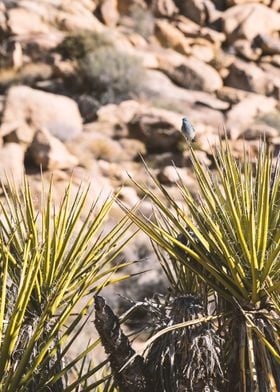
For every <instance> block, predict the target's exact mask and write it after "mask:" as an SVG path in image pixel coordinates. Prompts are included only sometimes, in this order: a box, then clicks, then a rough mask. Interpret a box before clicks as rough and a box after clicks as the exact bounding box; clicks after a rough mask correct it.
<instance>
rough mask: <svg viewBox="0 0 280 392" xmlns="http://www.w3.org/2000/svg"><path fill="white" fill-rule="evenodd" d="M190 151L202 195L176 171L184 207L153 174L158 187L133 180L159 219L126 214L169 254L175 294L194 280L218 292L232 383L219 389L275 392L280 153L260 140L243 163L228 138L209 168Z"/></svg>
mask: <svg viewBox="0 0 280 392" xmlns="http://www.w3.org/2000/svg"><path fill="white" fill-rule="evenodd" d="M190 151H191V156H192V162H193V172H194V174H195V176H196V180H197V183H198V187H199V192H198V194H196V195H193V194H192V192H191V190H190V189H188V188H187V187H186V186H185V185H184V183H183V181H182V180H181V179H180V178H179V176H178V184H177V186H178V188H179V190H180V191H181V195H182V198H183V200H184V203H183V204H185V207H186V208H183V207H182V203H180V204H178V203H176V202H175V201H174V199H173V198H172V197H171V196H170V195H169V193H168V191H167V190H166V189H165V188H164V187H163V186H162V185H161V184H160V183H159V182H158V181H157V179H156V178H155V177H153V175H152V174H151V173H150V175H151V177H152V178H153V180H154V183H155V185H156V187H157V191H152V190H150V189H149V188H147V187H146V186H145V185H141V184H136V185H137V186H138V187H139V188H140V189H141V191H142V192H143V193H144V194H145V195H146V197H148V198H150V199H151V200H152V201H153V203H154V205H155V214H154V216H153V217H151V218H150V219H148V218H146V217H143V216H141V215H139V214H137V213H135V212H131V211H126V212H127V214H128V216H129V217H130V218H131V219H132V221H133V222H134V223H136V225H138V226H139V227H140V228H141V229H142V230H143V231H144V232H146V233H147V234H148V236H149V237H150V238H151V239H152V241H153V242H154V243H155V244H156V245H157V246H158V247H159V249H161V250H163V251H165V252H167V254H169V259H167V258H162V257H161V256H160V259H161V263H162V265H163V268H164V270H165V272H166V274H167V276H168V278H169V280H170V283H171V285H172V287H173V289H174V291H175V292H176V291H177V293H179V294H180V295H182V294H189V292H190V291H191V290H193V289H192V288H191V286H190V282H196V281H197V282H198V285H200V284H202V285H203V287H204V288H206V291H207V293H206V295H207V296H208V298H215V297H217V301H216V308H215V311H216V312H218V315H217V317H218V318H219V323H217V324H216V331H217V333H218V334H219V335H220V336H221V337H222V338H224V339H225V345H224V347H223V352H222V356H221V358H222V365H223V372H224V377H225V385H227V386H225V385H223V386H221V387H220V389H221V390H228V391H252V390H254V391H261V392H263V391H278V390H280V301H279V299H280V284H279V282H280V269H279V267H280V158H279V157H278V158H274V159H273V156H272V153H271V152H270V151H269V149H268V147H267V146H266V144H265V143H262V144H260V149H259V154H258V157H257V159H255V161H254V160H252V159H251V157H250V156H249V154H248V153H247V152H246V151H245V148H244V157H243V159H242V160H240V161H239V160H237V159H235V158H234V157H233V155H232V153H231V150H230V146H229V142H228V141H226V142H225V143H223V142H222V141H221V143H220V145H219V146H218V147H217V148H216V149H215V150H214V151H213V152H212V153H213V161H214V166H215V169H214V170H213V171H210V170H208V168H206V167H205V166H204V165H203V164H202V163H201V162H200V161H199V160H198V158H197V155H196V153H195V151H194V150H193V149H192V147H191V146H190ZM158 190H160V192H161V196H160V193H159V192H158ZM191 276H193V280H192V279H190V277H191ZM220 317H222V319H220ZM194 371H195V370H194V369H193V372H194ZM189 374H190V375H191V374H192V373H189Z"/></svg>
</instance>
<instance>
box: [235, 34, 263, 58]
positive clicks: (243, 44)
mask: <svg viewBox="0 0 280 392" xmlns="http://www.w3.org/2000/svg"><path fill="white" fill-rule="evenodd" d="M233 48H234V50H235V51H236V53H237V54H238V55H239V56H240V57H243V58H244V59H245V60H249V61H256V60H258V59H259V58H260V56H261V54H262V50H261V49H260V48H257V47H253V46H252V44H251V42H249V41H247V40H246V39H238V40H237V41H235V42H234V44H233Z"/></svg>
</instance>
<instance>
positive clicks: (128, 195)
mask: <svg viewBox="0 0 280 392" xmlns="http://www.w3.org/2000/svg"><path fill="white" fill-rule="evenodd" d="M119 199H120V200H121V201H122V203H124V204H125V205H126V206H127V207H128V208H133V207H135V206H136V205H137V204H138V203H139V201H140V199H139V196H138V195H137V192H136V190H135V189H134V188H132V187H131V186H124V187H122V189H121V192H120V194H119Z"/></svg>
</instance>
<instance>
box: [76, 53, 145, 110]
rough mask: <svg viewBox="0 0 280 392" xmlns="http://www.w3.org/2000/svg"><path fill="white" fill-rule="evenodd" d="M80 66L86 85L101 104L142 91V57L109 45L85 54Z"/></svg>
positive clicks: (126, 97)
mask: <svg viewBox="0 0 280 392" xmlns="http://www.w3.org/2000/svg"><path fill="white" fill-rule="evenodd" d="M79 67H80V71H81V73H82V77H83V80H84V85H86V86H87V87H88V88H90V90H91V93H92V94H93V95H94V96H95V97H96V98H98V100H99V101H100V103H101V104H106V103H110V102H116V103H118V102H121V101H123V100H125V99H129V98H132V97H134V96H135V95H137V94H138V93H139V92H140V87H141V81H142V80H143V78H144V77H145V71H144V68H143V65H142V63H141V60H140V59H139V58H137V57H136V56H133V55H130V54H127V53H124V52H122V51H120V50H119V49H117V48H111V47H110V48H109V47H106V46H105V47H104V46H103V47H100V48H99V49H97V50H95V51H94V52H92V53H89V54H88V55H87V56H85V58H83V59H82V60H81V61H80V63H79Z"/></svg>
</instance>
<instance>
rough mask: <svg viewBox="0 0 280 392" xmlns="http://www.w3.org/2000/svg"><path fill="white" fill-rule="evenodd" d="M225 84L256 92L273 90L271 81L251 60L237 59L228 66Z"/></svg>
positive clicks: (262, 92) (264, 92)
mask: <svg viewBox="0 0 280 392" xmlns="http://www.w3.org/2000/svg"><path fill="white" fill-rule="evenodd" d="M225 85H227V86H229V87H234V88H239V89H241V90H247V91H251V92H254V93H257V94H269V93H271V92H272V90H273V85H272V83H271V82H270V81H269V79H268V77H267V75H266V74H265V72H263V71H262V69H261V68H259V67H258V66H257V65H256V64H254V63H252V62H245V61H242V60H237V59H236V61H235V62H234V63H233V64H232V65H231V66H230V67H229V75H228V77H227V78H226V80H225Z"/></svg>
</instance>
